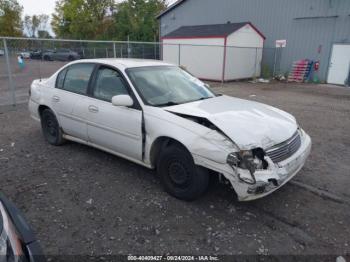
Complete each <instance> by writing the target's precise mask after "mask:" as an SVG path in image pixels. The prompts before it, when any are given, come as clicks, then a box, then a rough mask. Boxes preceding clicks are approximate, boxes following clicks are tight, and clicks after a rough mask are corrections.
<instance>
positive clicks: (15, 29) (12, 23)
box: [0, 0, 23, 36]
mask: <svg viewBox="0 0 350 262" xmlns="http://www.w3.org/2000/svg"><path fill="white" fill-rule="evenodd" d="M22 9H23V8H22V6H20V5H19V4H18V2H17V0H0V10H1V11H3V13H4V15H3V16H0V36H22V18H21V15H22Z"/></svg>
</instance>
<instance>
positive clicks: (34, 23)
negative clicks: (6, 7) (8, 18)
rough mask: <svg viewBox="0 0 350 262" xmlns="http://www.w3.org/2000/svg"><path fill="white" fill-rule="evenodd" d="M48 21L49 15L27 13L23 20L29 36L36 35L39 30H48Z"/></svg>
mask: <svg viewBox="0 0 350 262" xmlns="http://www.w3.org/2000/svg"><path fill="white" fill-rule="evenodd" d="M48 21H49V16H48V15H44V14H42V15H33V16H29V15H26V16H25V17H24V22H23V26H24V30H25V32H26V34H27V35H28V36H29V37H36V36H37V35H38V33H39V31H46V30H47V23H48Z"/></svg>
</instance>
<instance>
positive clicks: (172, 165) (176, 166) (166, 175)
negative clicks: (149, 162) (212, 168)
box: [157, 145, 209, 201]
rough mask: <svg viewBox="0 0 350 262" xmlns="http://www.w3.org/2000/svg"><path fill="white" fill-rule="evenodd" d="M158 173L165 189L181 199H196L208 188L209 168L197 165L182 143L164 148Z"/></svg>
mask: <svg viewBox="0 0 350 262" xmlns="http://www.w3.org/2000/svg"><path fill="white" fill-rule="evenodd" d="M157 173H158V175H159V176H160V180H161V182H162V184H163V187H164V189H165V191H166V192H168V193H169V194H170V195H172V196H174V197H176V198H178V199H181V200H186V201H192V200H195V199H197V198H199V197H200V196H201V195H202V194H203V193H204V192H205V191H206V189H207V188H208V184H209V172H208V170H206V169H204V168H202V167H198V166H196V165H195V164H194V161H193V158H192V156H191V154H190V153H189V152H188V151H187V150H186V149H185V148H183V147H182V146H180V145H171V146H169V147H166V148H164V149H163V150H162V152H161V153H160V157H159V159H158V163H157Z"/></svg>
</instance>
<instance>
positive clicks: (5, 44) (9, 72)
mask: <svg viewBox="0 0 350 262" xmlns="http://www.w3.org/2000/svg"><path fill="white" fill-rule="evenodd" d="M3 43H4V49H5V60H6V66H7V73H8V77H9V86H10V89H11V93H12V106H16V93H15V86H14V84H13V79H12V72H11V66H10V57H9V50H8V48H7V43H6V39H5V38H4V39H3Z"/></svg>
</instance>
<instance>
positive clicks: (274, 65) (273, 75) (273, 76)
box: [272, 47, 277, 78]
mask: <svg viewBox="0 0 350 262" xmlns="http://www.w3.org/2000/svg"><path fill="white" fill-rule="evenodd" d="M274 59H275V60H274V63H273V73H272V78H275V75H276V63H277V48H276V47H275V58H274Z"/></svg>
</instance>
